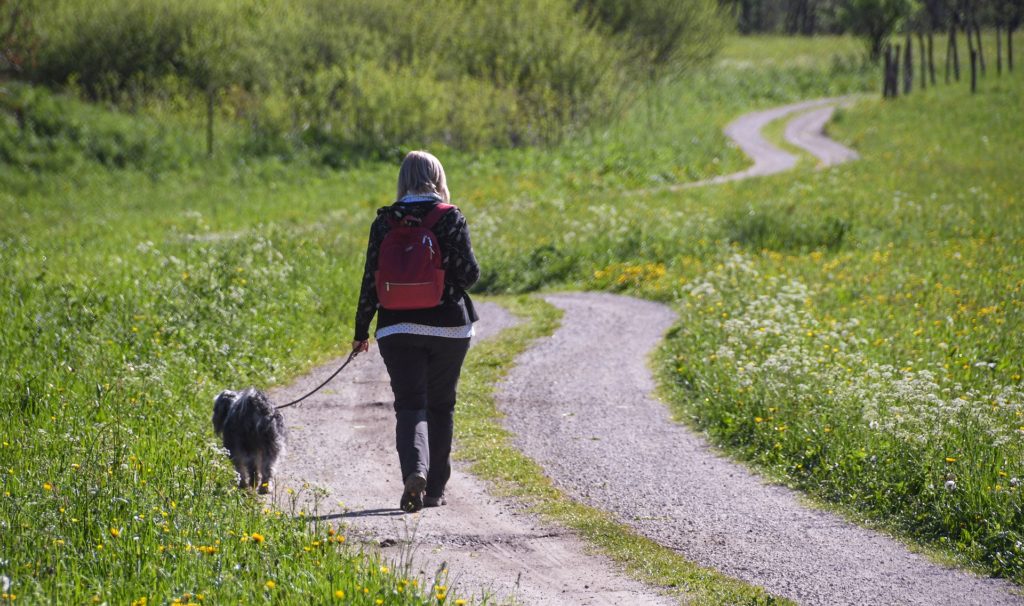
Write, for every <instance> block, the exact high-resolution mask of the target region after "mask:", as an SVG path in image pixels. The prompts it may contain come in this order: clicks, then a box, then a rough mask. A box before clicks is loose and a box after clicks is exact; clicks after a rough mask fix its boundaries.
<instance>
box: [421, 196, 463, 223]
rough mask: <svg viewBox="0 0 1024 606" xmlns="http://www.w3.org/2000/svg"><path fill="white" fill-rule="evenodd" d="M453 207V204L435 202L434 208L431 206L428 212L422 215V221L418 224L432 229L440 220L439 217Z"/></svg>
mask: <svg viewBox="0 0 1024 606" xmlns="http://www.w3.org/2000/svg"><path fill="white" fill-rule="evenodd" d="M453 208H455V205H454V204H446V203H444V202H440V203H438V204H435V205H434V208H431V209H430V212H428V213H427V214H426V215H424V217H423V221H421V222H420V226H421V227H426V228H427V229H433V228H434V224H436V223H437V222H438V221H440V220H441V217H443V216H444V215H445V213H447V212H448V211H450V210H451V209H453Z"/></svg>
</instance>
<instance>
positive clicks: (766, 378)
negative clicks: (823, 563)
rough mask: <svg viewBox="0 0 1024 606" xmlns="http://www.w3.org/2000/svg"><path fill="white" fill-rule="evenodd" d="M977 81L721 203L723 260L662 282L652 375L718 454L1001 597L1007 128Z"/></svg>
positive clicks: (1017, 554)
mask: <svg viewBox="0 0 1024 606" xmlns="http://www.w3.org/2000/svg"><path fill="white" fill-rule="evenodd" d="M988 85H989V89H988V90H987V91H986V92H985V93H984V94H982V95H979V96H976V97H971V96H970V95H969V93H967V92H966V91H964V90H960V89H940V90H934V91H929V93H928V94H925V95H919V96H916V97H910V98H907V99H904V100H902V101H901V102H900V103H898V104H882V103H878V102H864V103H862V104H861V105H860V106H859V108H858V109H857V110H854V111H849V112H844V113H843V115H842V116H841V118H840V120H839V121H838V122H837V123H836V124H835V125H834V128H833V130H834V131H835V132H837V133H838V136H839V137H840V138H844V139H846V140H848V141H853V142H854V144H855V146H856V147H857V148H858V149H859V150H860V151H861V153H862V156H863V159H862V160H861V161H859V162H857V163H855V164H851V165H849V166H847V167H843V168H841V169H837V170H832V171H828V172H826V173H815V172H810V171H808V172H805V173H802V174H799V175H794V176H790V177H782V178H778V179H773V180H769V181H764V182H759V183H749V184H745V185H743V186H740V187H739V188H737V191H736V192H733V196H734V203H735V204H739V205H742V207H744V208H747V209H748V210H747V212H746V214H745V216H744V215H741V214H731V213H730V212H729V211H726V212H725V213H721V215H720V216H721V218H722V219H724V221H723V222H722V223H723V224H724V225H726V226H728V227H729V229H730V230H731V231H730V232H727V233H730V234H731V236H730V239H731V240H733V244H732V245H731V246H730V247H728V248H726V249H725V250H723V251H722V252H721V253H720V255H719V256H718V257H717V258H716V259H715V260H714V262H713V263H711V264H708V265H705V266H702V267H700V268H699V269H697V270H696V271H694V272H693V273H690V274H688V275H678V274H677V275H675V276H672V277H675V278H677V283H678V280H682V281H685V284H683V285H680V286H678V288H677V291H676V293H675V294H674V295H673V298H675V299H676V300H677V301H678V303H679V306H680V308H681V309H682V313H683V320H682V322H681V323H680V325H679V327H678V328H677V330H676V331H675V332H674V333H673V334H672V335H671V336H670V338H669V345H668V347H667V349H666V351H665V354H664V356H663V358H662V377H663V379H664V380H665V382H666V383H667V384H669V385H670V393H671V397H672V398H673V399H674V400H675V402H676V406H677V409H676V410H677V413H678V415H679V416H680V417H681V418H683V419H685V420H687V421H688V422H690V423H692V424H694V425H695V426H697V427H699V428H701V429H703V430H705V431H707V432H708V433H710V434H711V435H712V436H713V437H714V438H715V439H716V440H717V441H718V442H719V443H720V444H722V445H724V446H725V447H726V448H727V450H729V451H730V452H731V453H733V454H735V455H737V456H739V457H741V458H744V459H747V460H750V461H753V462H755V463H756V464H758V465H759V466H761V467H762V468H763V469H766V470H767V471H768V472H769V473H771V474H773V475H781V476H782V477H784V478H786V480H787V481H788V482H790V483H792V484H794V485H796V486H799V487H800V488H802V489H804V490H807V491H808V492H810V493H811V494H814V495H816V496H818V497H820V498H823V499H824V500H826V501H828V502H831V503H836V504H839V505H840V506H841V507H842V508H845V509H846V510H848V511H851V512H856V513H857V515H867V516H869V517H871V518H873V519H874V520H875V521H876V522H877V523H881V524H883V525H885V526H886V527H888V528H890V529H892V530H894V531H896V532H897V533H899V534H902V535H903V536H909V537H913V538H914V539H915V540H917V541H921V542H923V543H925V544H928V545H931V546H937V547H939V548H941V549H944V550H946V552H947V553H951V554H954V555H955V556H956V557H957V558H959V559H960V560H961V561H963V562H966V563H968V564H970V565H974V566H981V567H983V568H984V569H986V570H988V571H990V572H994V573H997V574H1000V575H1004V576H1007V577H1009V578H1011V579H1014V580H1015V581H1017V582H1020V581H1021V580H1022V578H1024V577H1022V571H1024V551H1022V549H1024V547H1022V545H1024V543H1022V539H1024V535H1022V533H1024V513H1022V511H1024V500H1022V497H1024V495H1022V494H1021V478H1022V477H1024V468H1022V467H1021V465H1020V461H1021V460H1022V458H1024V457H1022V453H1024V451H1022V448H1024V446H1022V444H1024V442H1022V439H1021V436H1022V429H1021V427H1022V420H1021V419H1022V415H1024V411H1022V408H1021V403H1022V401H1024V391H1022V382H1021V376H1022V374H1024V369H1022V366H1021V360H1022V359H1024V356H1022V352H1021V351H1020V347H1021V345H1020V342H1019V339H1016V338H1014V337H1013V336H1012V335H1015V334H1017V333H1018V332H1019V331H1020V327H1021V326H1022V323H1024V315H1022V314H1024V298H1022V295H1021V285H1022V284H1024V274H1022V273H1021V271H1020V265H1019V264H1017V263H1013V262H1009V261H1008V260H1009V259H1011V258H1013V257H1014V253H1011V252H1010V251H1011V250H1018V249H1019V248H1020V247H1021V245H1022V244H1024V229H1022V226H1021V222H1020V221H1021V216H1022V214H1021V209H1020V202H1021V198H1020V195H1019V192H1020V186H1021V183H1022V182H1021V179H1020V174H1019V172H1017V171H1016V169H1015V168H1013V164H1014V162H1013V161H1012V160H1011V158H1014V157H1016V156H1017V155H1019V154H1020V153H1021V148H1020V141H1019V138H1018V137H1016V136H1015V135H1013V134H1011V133H1020V132H1021V131H1022V128H1024V125H1022V124H1021V121H1020V119H1019V116H1017V115H1016V114H1015V113H1014V112H1012V111H1010V110H1009V107H1010V106H1011V105H1012V103H1011V102H1010V99H1011V98H1014V96H1015V95H1017V94H1019V90H1020V87H1021V84H1020V82H1019V81H1003V82H1000V83H992V81H991V80H989V83H988ZM937 115H946V116H949V117H950V118H949V120H948V121H945V122H944V123H943V126H937V125H935V124H930V125H929V126H928V127H927V128H925V127H923V126H922V124H921V120H920V117H921V116H937ZM830 222H832V223H833V224H834V225H843V226H845V227H844V229H843V230H842V231H841V232H834V233H837V234H838V233H841V234H842V237H838V238H825V236H827V235H828V234H829V233H830V230H829V223H830ZM816 229H820V230H821V232H820V233H821V234H822V238H821V242H820V243H813V242H812V243H802V242H801V240H802V239H805V238H806V235H807V233H808V232H813V231H814V230H816ZM826 240H827V241H835V244H834V245H831V246H829V245H825V241H826Z"/></svg>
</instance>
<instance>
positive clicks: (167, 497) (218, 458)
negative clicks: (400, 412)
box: [0, 39, 1024, 604]
mask: <svg viewBox="0 0 1024 606" xmlns="http://www.w3.org/2000/svg"><path fill="white" fill-rule="evenodd" d="M759 44H760V46H759ZM799 44H800V45H801V47H803V48H801V50H800V54H801V55H802V56H808V57H815V58H816V60H811V59H808V60H806V61H803V62H802V63H801V65H800V66H799V67H788V66H784V65H782V64H781V63H780V64H779V65H777V66H770V67H766V66H763V65H758V64H757V63H758V60H759V58H761V57H766V58H767V57H774V56H779V57H781V56H783V55H784V54H785V51H784V48H785V43H784V42H782V41H779V40H777V39H763V40H744V41H734V42H732V43H730V44H728V45H727V47H726V50H725V52H724V54H723V60H722V61H723V62H722V64H721V65H719V66H718V69H715V70H712V71H708V72H703V73H698V74H694V75H692V76H690V77H688V78H684V79H682V80H679V81H677V82H674V83H669V84H665V85H664V86H663V87H662V88H660V89H658V90H657V91H655V92H654V93H653V94H651V96H650V98H649V100H648V101H645V102H644V103H641V104H639V105H637V106H636V107H634V108H633V110H631V111H630V112H628V113H627V114H625V115H623V116H621V117H620V119H619V120H618V121H617V122H616V123H615V124H614V125H613V126H611V127H609V128H607V129H604V130H597V131H593V132H588V133H580V134H579V135H578V136H577V137H576V138H575V139H574V140H573V141H571V142H569V143H567V144H565V145H564V146H562V147H559V148H557V149H554V150H512V151H502V152H489V153H487V154H482V155H461V156H460V155H457V154H449V155H445V156H443V157H442V160H443V161H445V164H446V166H447V168H448V172H449V175H450V181H451V183H450V184H451V187H452V190H453V193H454V195H455V198H456V202H457V203H458V204H459V205H460V206H461V207H462V208H463V209H464V210H465V211H466V213H467V215H468V216H469V217H470V220H471V224H472V226H473V230H474V243H475V246H476V248H477V252H478V254H479V256H480V259H481V262H482V263H483V265H484V268H485V274H484V277H483V280H482V284H481V287H482V288H483V289H485V290H488V291H492V292H504V291H517V292H522V291H530V290H535V289H539V288H549V287H560V288H564V287H580V288H595V289H608V290H615V291H623V292H630V293H635V294H639V295H641V296H648V297H653V298H657V299H660V300H664V301H669V302H672V303H673V304H676V305H678V307H679V308H680V310H681V311H682V312H683V314H684V320H683V321H682V322H681V323H680V326H679V327H678V328H677V330H675V331H674V332H673V334H672V335H671V336H670V339H669V342H668V345H667V347H666V350H665V352H664V355H663V356H662V360H663V364H662V369H661V370H662V378H663V380H664V383H665V385H666V392H667V393H669V394H670V395H671V398H672V400H673V402H674V403H675V405H676V406H677V407H678V408H677V410H678V412H679V414H680V416H681V417H682V418H684V419H686V420H687V421H688V422H692V423H694V424H695V425H697V426H699V427H701V428H703V429H705V430H706V431H708V432H709V433H710V434H711V435H712V436H714V438H715V439H716V440H718V441H720V442H721V443H722V444H725V445H727V447H729V448H730V449H732V451H733V452H735V453H737V454H738V455H739V456H743V457H745V458H748V459H750V460H752V461H755V462H756V463H757V464H759V465H762V466H764V467H765V468H766V469H768V470H770V471H771V472H772V473H773V474H777V475H779V476H781V477H784V478H786V479H787V480H788V481H790V482H792V483H794V484H795V485H799V486H800V487H802V488H803V489H805V490H808V491H809V492H811V493H812V494H816V495H818V496H820V497H821V498H823V499H826V500H829V501H832V502H836V503H840V504H842V505H844V506H847V507H849V508H850V509H857V510H860V511H863V512H865V513H866V514H867V515H869V516H870V517H871V518H872V519H874V520H876V521H878V522H881V523H883V524H887V525H890V526H891V527H893V528H896V529H898V530H900V531H901V532H904V533H906V534H908V535H909V536H911V537H914V538H916V539H918V540H921V541H923V542H925V543H928V544H933V545H938V546H939V547H940V548H943V549H946V550H948V552H950V553H955V554H959V555H960V556H962V557H963V558H964V560H965V561H968V562H971V563H974V564H977V565H980V566H982V567H983V568H985V569H987V570H990V571H994V572H998V573H1000V574H1004V575H1007V576H1010V577H1011V578H1014V579H1015V580H1017V581H1018V582H1020V581H1021V580H1024V576H1022V574H1024V564H1022V562H1024V552H1022V551H1021V549H1022V543H1021V542H1020V541H1024V537H1021V536H1020V534H1021V533H1022V532H1024V520H1022V517H1021V516H1022V513H1021V511H1022V509H1021V505H1022V503H1021V496H1020V488H1019V487H1018V486H1019V484H1020V480H1021V479H1022V478H1024V469H1022V468H1021V461H1022V457H1021V454H1022V453H1021V439H1022V438H1021V435H1022V433H1024V420H1022V419H1021V414H1022V411H1021V408H1020V407H1021V399H1022V398H1021V389H1022V388H1021V374H1024V368H1022V360H1024V356H1022V351H1021V347H1022V346H1021V343H1020V342H1019V339H1017V338H1015V337H1016V335H1018V334H1019V333H1020V332H1021V313H1022V309H1021V305H1022V294H1021V287H1022V284H1024V275H1022V270H1021V263H1020V258H1019V255H1020V253H1019V251H1020V250H1021V249H1022V246H1021V245H1022V244H1024V233H1022V229H1021V228H1022V225H1021V217H1022V215H1021V211H1020V203H1021V198H1020V191H1021V189H1022V188H1021V185H1022V178H1021V176H1020V171H1019V158H1020V157H1022V152H1024V149H1022V140H1024V137H1022V136H1021V134H1022V133H1024V124H1022V117H1021V114H1020V112H1019V99H1020V98H1021V94H1022V92H1024V91H1022V89H1024V86H1022V83H1021V79H1020V75H1019V74H1016V75H1014V76H1013V77H1007V76H1005V75H1004V77H1003V78H1002V79H1001V80H996V79H995V78H994V77H993V76H991V75H990V76H989V77H988V78H987V79H985V80H983V81H982V85H981V92H980V93H979V94H978V95H976V96H974V97H972V96H970V95H969V94H968V93H967V92H966V90H965V88H966V86H965V85H964V84H963V83H961V84H960V85H958V86H955V87H954V86H950V87H944V86H940V87H939V88H937V89H931V90H929V91H928V92H927V93H925V94H923V95H915V96H912V97H910V98H907V99H903V100H900V101H899V102H897V103H887V104H882V103H878V102H875V101H864V102H862V103H860V104H859V105H858V106H857V107H856V108H854V109H852V110H850V111H847V112H844V113H842V114H841V115H840V116H839V117H838V119H837V122H836V124H834V125H833V126H832V127H831V129H832V131H833V132H834V133H835V134H836V135H837V136H838V137H839V138H840V139H842V140H845V141H847V142H849V143H851V144H853V145H854V146H855V147H856V148H857V149H858V150H859V151H860V152H861V153H862V155H863V156H864V160H862V161H861V162H858V163H855V164H852V165H849V166H844V167H841V168H838V169H835V170H831V171H829V172H825V173H817V172H813V171H811V170H809V169H805V170H802V171H801V172H799V173H797V174H793V175H788V176H779V177H774V178H770V179H763V180H758V181H755V182H749V183H741V184H732V185H724V186H719V187H715V188H707V189H702V190H687V191H685V192H682V193H678V194H668V193H664V194H653V195H636V194H630V193H628V192H629V191H630V190H633V189H636V188H644V187H650V186H652V185H656V184H660V183H671V182H676V181H685V180H691V179H695V178H702V177H706V176H710V175H715V174H722V173H725V172H729V171H731V170H734V169H736V168H737V167H740V166H742V164H743V158H742V157H741V156H740V155H739V153H738V152H737V151H736V150H734V149H731V148H730V147H729V146H728V145H727V144H726V143H725V140H724V139H723V137H722V135H721V132H720V128H721V126H722V125H723V124H724V123H725V122H727V121H728V120H729V119H731V118H733V117H735V116H736V115H737V114H739V113H741V112H742V111H746V110H749V109H753V108H757V107H764V106H768V105H771V104H774V103H778V102H784V101H789V100H794V99H799V98H804V97H808V96H814V95H822V94H833V93H837V92H850V91H858V90H865V89H867V88H869V87H873V86H874V79H873V74H872V73H870V72H868V71H865V70H863V69H861V68H860V67H859V66H857V65H856V64H855V63H854V62H852V61H850V60H848V59H844V58H843V57H849V56H850V54H849V52H848V50H849V47H850V42H849V41H848V40H839V41H835V40H829V39H823V40H816V41H800V43H799ZM815 44H817V45H819V46H815ZM816 49H817V50H818V51H819V52H814V51H815V50H816ZM837 49H838V50H837ZM833 57H840V58H833ZM86 111H87V110H86V109H84V108H79V106H77V105H75V104H73V103H72V104H70V105H68V106H67V107H63V108H62V109H60V111H57V112H56V114H58V115H60V116H63V117H64V119H65V120H67V121H73V120H75V119H76V117H79V119H80V115H81V114H80V113H79V112H83V113H84V112H86ZM88 111H93V110H88ZM929 116H930V118H927V120H926V118H925V117H929ZM7 118H8V117H7V116H4V119H7ZM109 119H110V120H111V124H112V125H111V126H109V133H108V134H104V132H105V131H104V132H99V133H97V132H95V131H92V132H90V133H85V134H83V131H82V130H81V129H78V130H67V129H65V130H60V129H57V130H56V131H53V132H51V131H46V132H47V133H49V134H47V135H46V136H42V135H40V138H38V139H37V140H34V141H33V142H31V143H32V146H33V150H34V151H33V153H34V154H36V157H37V159H38V160H39V162H35V163H34V164H33V165H32V168H30V169H27V170H8V169H7V167H4V171H3V172H2V174H0V184H2V187H0V264H2V270H3V273H4V276H5V278H4V280H3V282H2V283H0V409H2V410H3V411H4V413H5V418H6V419H8V422H7V423H5V424H3V426H2V427H0V489H2V493H3V494H2V496H0V523H2V524H3V525H4V526H3V528H2V529H0V530H2V531H3V532H2V535H3V541H2V544H0V551H2V553H0V560H2V561H0V575H3V576H5V577H7V578H8V579H9V580H10V581H11V585H10V588H9V590H8V591H9V593H10V594H14V595H16V596H18V597H17V599H18V600H19V601H25V602H46V601H65V602H73V603H83V602H89V601H92V600H94V599H95V600H96V601H98V602H109V603H132V602H136V603H143V602H142V598H148V600H149V601H151V602H154V601H159V602H172V601H173V600H175V599H177V600H178V601H180V602H188V601H193V602H194V601H199V600H202V599H205V600H206V601H215V602H246V603H248V602H253V601H258V600H262V599H267V600H271V601H279V602H283V603H293V602H294V603H298V602H309V601H325V600H328V599H333V598H334V596H335V595H336V592H339V591H340V592H343V594H344V596H345V599H346V600H348V601H350V602H352V603H366V604H373V603H375V602H376V600H382V601H386V603H409V604H417V603H428V602H433V603H436V602H438V601H443V600H447V601H448V603H451V602H452V601H454V600H455V599H456V596H448V595H447V594H446V590H445V589H443V588H442V589H437V588H436V587H433V586H431V584H430V582H420V583H419V587H413V586H412V585H411V584H410V583H409V582H408V581H405V580H402V579H401V578H400V577H397V576H395V575H394V571H393V570H386V571H384V570H382V566H383V567H384V568H388V567H389V566H390V565H389V564H387V563H382V562H378V561H374V560H372V559H371V560H366V559H363V558H362V557H360V556H359V555H358V548H351V547H344V548H343V549H341V550H336V549H332V548H330V547H332V546H337V544H338V542H339V537H341V536H343V535H344V529H338V528H331V529H328V528H327V527H325V526H323V525H319V526H316V525H314V526H310V525H309V524H308V523H307V520H305V519H303V518H302V517H298V516H293V515H292V514H293V513H295V512H290V511H285V512H278V511H267V510H265V509H264V505H263V503H262V502H260V501H256V500H254V499H250V498H248V497H246V496H245V495H241V494H239V493H238V492H237V491H235V490H233V489H232V485H233V478H232V472H231V470H230V468H229V465H228V464H227V461H226V458H225V457H224V456H223V453H222V452H220V451H219V449H218V448H217V447H216V441H215V439H214V437H213V435H212V432H211V431H210V429H209V413H210V406H209V404H210V402H211V401H212V397H213V395H215V393H216V392H217V391H219V389H221V388H222V387H225V386H229V385H244V384H249V383H254V384H258V385H270V384H273V383H279V382H283V381H287V380H288V379H289V378H291V377H293V376H295V375H296V374H297V373H299V372H301V371H302V370H304V369H307V368H309V367H310V366H312V365H313V364H314V363H315V362H318V361H322V360H324V359H325V358H326V357H328V356H330V355H336V354H339V353H341V352H342V351H343V350H344V349H345V345H346V343H348V341H349V339H350V338H351V335H350V332H351V330H350V322H351V315H352V309H353V305H354V299H355V288H356V283H357V281H358V271H359V266H360V263H361V255H362V249H363V247H364V246H365V231H366V225H367V224H368V219H369V217H371V216H372V213H373V210H374V209H375V208H376V207H378V206H380V205H382V204H384V203H386V202H387V201H388V197H389V196H390V195H391V194H392V192H391V189H392V187H393V185H392V182H393V179H394V173H395V169H394V167H393V166H391V165H384V164H366V165H365V166H362V167H360V168H359V169H353V170H347V171H343V172H336V171H330V170H326V169H323V168H317V167H311V166H306V165H303V164H296V163H293V164H288V163H284V162H281V161H276V160H273V159H264V160H259V161H243V160H237V161H236V160H234V159H232V158H220V159H217V160H215V161H214V162H213V163H212V165H210V166H204V165H203V164H202V163H195V162H191V161H190V162H182V163H181V164H180V165H178V164H175V165H173V166H171V167H169V168H163V169H159V170H157V169H154V167H153V166H152V165H150V164H143V165H139V166H133V165H131V164H129V165H128V166H127V167H125V168H117V164H116V163H114V164H113V165H110V164H104V165H101V164H99V163H98V160H97V158H96V157H95V154H93V155H92V156H90V155H89V154H91V153H93V152H90V151H89V150H93V149H97V145H96V144H92V143H89V144H88V145H87V143H88V142H89V141H93V142H95V141H100V142H110V141H113V142H114V143H112V144H119V143H118V141H122V140H123V139H124V136H115V135H116V133H118V132H121V131H122V130H123V128H122V126H119V124H121V122H122V121H124V120H128V121H129V122H131V123H132V124H136V122H135V120H134V119H133V118H124V117H123V116H112V117H110V118H109ZM90 123H91V122H90ZM136 127H137V128H156V127H153V126H136ZM8 132H11V131H8ZM145 132H148V131H145ZM86 135H88V137H87V136H86ZM89 137H92V138H89ZM140 138H141V139H147V137H140ZM127 140H128V141H131V140H132V139H131V137H130V136H129V137H128V138H127ZM122 142H123V141H122ZM18 143H19V142H18V141H17V140H14V143H13V145H16V144H18ZM22 143H24V142H22ZM190 143H194V141H193V140H189V139H186V140H184V142H182V143H180V145H184V146H187V145H189V144H190ZM104 144H106V143H104ZM168 145H170V146H171V148H172V149H177V147H176V146H178V145H179V143H173V144H172V143H169V144H168ZM99 147H102V146H99ZM19 149H21V148H19ZM104 149H105V148H104ZM115 151H116V150H115ZM153 153H154V154H155V155H154V157H157V158H159V157H160V156H161V152H160V150H159V149H158V150H156V151H155V152H153ZM57 154H61V155H60V158H61V159H60V161H59V162H51V161H52V160H53V158H55V157H57ZM115 155H116V154H115ZM66 165H71V167H70V168H63V169H62V168H60V167H62V166H66ZM108 166H112V167H111V168H108ZM826 346H827V349H826ZM330 532H334V534H333V535H332V534H330ZM311 563H312V564H316V565H311ZM199 596H202V598H200V597H199ZM438 596H441V597H442V598H443V600H439V597H438Z"/></svg>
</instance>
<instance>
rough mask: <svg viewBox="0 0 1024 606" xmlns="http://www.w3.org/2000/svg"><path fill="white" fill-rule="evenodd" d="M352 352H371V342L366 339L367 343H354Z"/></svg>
mask: <svg viewBox="0 0 1024 606" xmlns="http://www.w3.org/2000/svg"><path fill="white" fill-rule="evenodd" d="M352 351H355V352H360V353H362V352H364V351H370V340H369V339H366V340H365V341H358V340H357V341H352Z"/></svg>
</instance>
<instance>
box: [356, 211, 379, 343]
mask: <svg viewBox="0 0 1024 606" xmlns="http://www.w3.org/2000/svg"><path fill="white" fill-rule="evenodd" d="M381 224H382V222H381V221H380V220H379V215H378V220H375V221H374V222H373V224H372V225H371V226H370V237H369V239H368V241H367V244H366V264H365V265H364V266H363V281H362V284H361V285H360V287H359V302H358V303H357V305H356V321H355V340H356V341H366V340H367V339H369V338H370V322H371V321H373V316H374V314H376V313H377V286H376V284H375V282H374V272H376V271H377V257H378V256H379V254H380V241H381V239H382V238H383V237H384V236H383V233H382V232H383V230H382V229H381Z"/></svg>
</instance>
